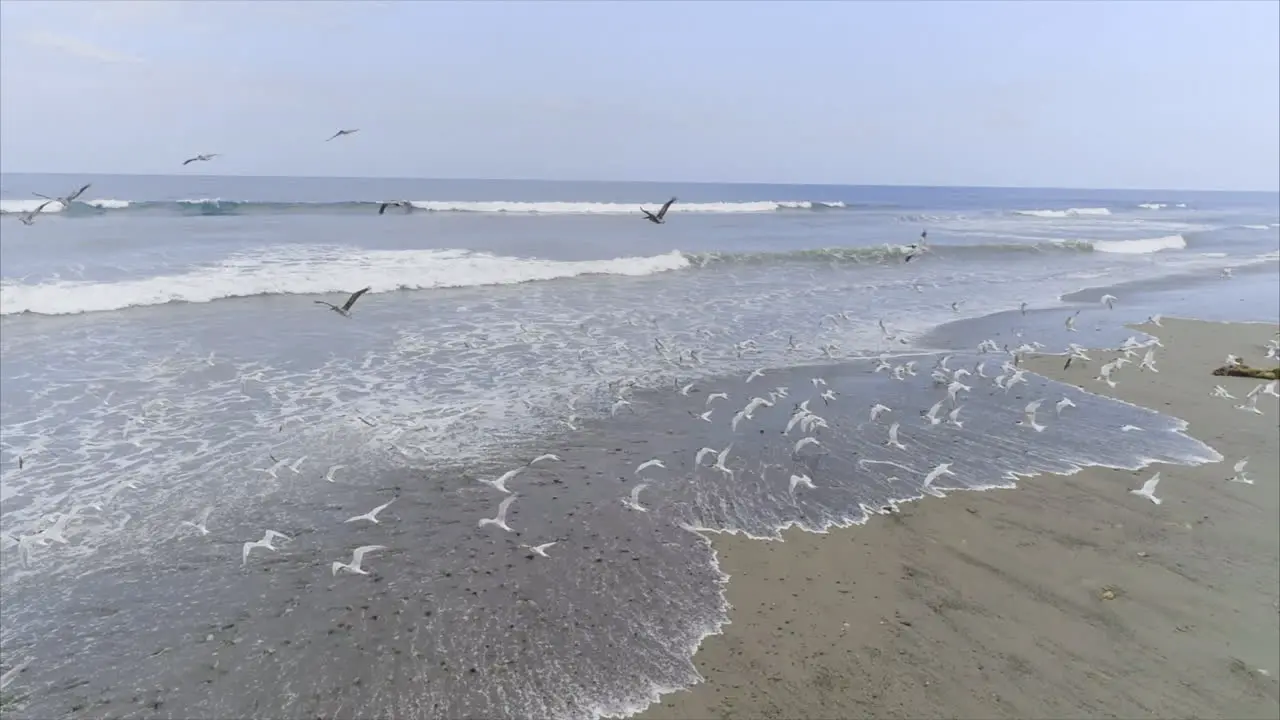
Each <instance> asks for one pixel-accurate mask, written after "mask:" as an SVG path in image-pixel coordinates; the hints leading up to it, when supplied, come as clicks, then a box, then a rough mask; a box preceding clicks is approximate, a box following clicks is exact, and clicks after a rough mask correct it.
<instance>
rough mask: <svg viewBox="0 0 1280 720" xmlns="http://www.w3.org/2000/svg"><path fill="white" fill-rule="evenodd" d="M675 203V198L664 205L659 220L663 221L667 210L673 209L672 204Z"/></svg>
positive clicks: (659, 212)
mask: <svg viewBox="0 0 1280 720" xmlns="http://www.w3.org/2000/svg"><path fill="white" fill-rule="evenodd" d="M675 201H676V199H675V198H674V197H673V198H671V199H670V200H668V201H666V202H665V203H663V204H662V209H661V210H659V211H658V219H659V220H661V219H662V218H663V217H664V216H665V215H666V214H667V210H668V209H670V208H671V203H673V202H675Z"/></svg>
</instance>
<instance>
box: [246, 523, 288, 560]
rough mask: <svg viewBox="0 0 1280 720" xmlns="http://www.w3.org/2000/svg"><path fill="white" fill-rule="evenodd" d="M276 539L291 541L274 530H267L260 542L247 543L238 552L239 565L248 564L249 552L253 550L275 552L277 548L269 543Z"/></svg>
mask: <svg viewBox="0 0 1280 720" xmlns="http://www.w3.org/2000/svg"><path fill="white" fill-rule="evenodd" d="M276 538H280V539H281V540H286V541H288V540H291V539H292V538H290V537H289V536H288V535H285V534H284V533H282V532H276V531H275V530H268V531H266V532H265V533H263V535H262V539H261V540H255V541H253V542H247V543H245V544H244V547H243V549H242V550H241V551H240V564H241V565H244V564H245V563H247V562H249V552H250V551H252V550H253V549H254V548H266V549H267V550H277V549H278V548H277V547H276V546H275V545H272V544H271V542H272V541H273V540H275V539H276Z"/></svg>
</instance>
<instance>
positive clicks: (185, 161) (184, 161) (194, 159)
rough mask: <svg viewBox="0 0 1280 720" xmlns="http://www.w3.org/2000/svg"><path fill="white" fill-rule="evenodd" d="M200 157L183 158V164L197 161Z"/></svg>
mask: <svg viewBox="0 0 1280 720" xmlns="http://www.w3.org/2000/svg"><path fill="white" fill-rule="evenodd" d="M199 159H200V158H191V159H190V160H183V161H182V164H183V165H190V164H191V163H193V162H195V161H197V160H199Z"/></svg>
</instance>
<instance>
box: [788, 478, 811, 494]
mask: <svg viewBox="0 0 1280 720" xmlns="http://www.w3.org/2000/svg"><path fill="white" fill-rule="evenodd" d="M800 486H804V487H807V488H809V489H810V490H813V489H814V487H813V480H811V479H810V478H809V475H808V474H807V473H806V474H801V475H792V476H791V486H790V492H791V494H792V495H794V494H795V492H796V488H798V487H800Z"/></svg>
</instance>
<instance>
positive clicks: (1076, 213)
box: [1012, 207, 1111, 218]
mask: <svg viewBox="0 0 1280 720" xmlns="http://www.w3.org/2000/svg"><path fill="white" fill-rule="evenodd" d="M1012 214H1014V215H1025V216H1027V217H1038V218H1070V217H1085V216H1102V215H1110V214H1111V211H1110V210H1108V209H1107V208H1104V207H1090V208H1067V209H1066V210H1014V211H1012Z"/></svg>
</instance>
